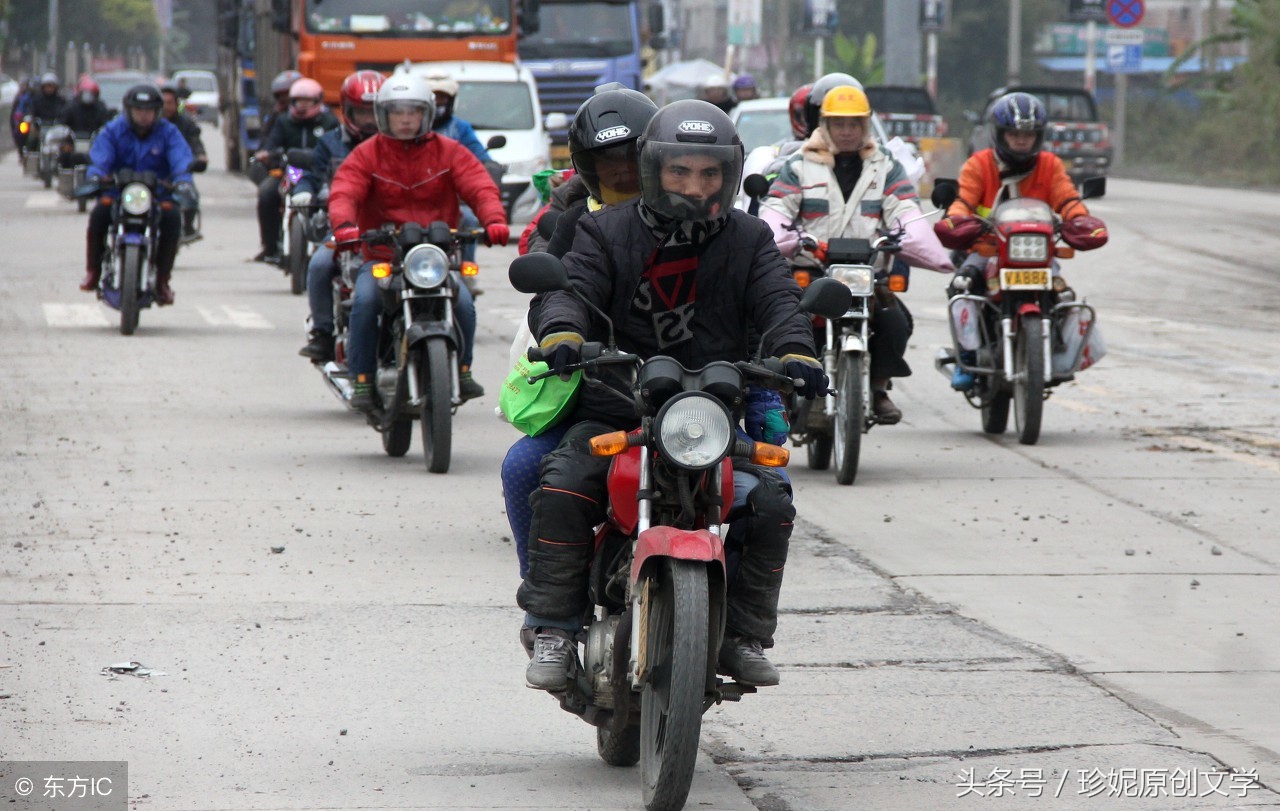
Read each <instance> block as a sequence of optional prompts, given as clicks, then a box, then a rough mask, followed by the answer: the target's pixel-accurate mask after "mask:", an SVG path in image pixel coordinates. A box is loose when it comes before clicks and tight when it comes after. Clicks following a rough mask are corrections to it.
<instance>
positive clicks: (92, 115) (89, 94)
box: [62, 76, 114, 138]
mask: <svg viewBox="0 0 1280 811" xmlns="http://www.w3.org/2000/svg"><path fill="white" fill-rule="evenodd" d="M98 95H99V88H98V83H97V82H95V81H94V80H93V79H90V78H89V77H88V76H86V77H84V78H83V79H81V80H80V84H79V85H78V86H77V87H76V98H75V100H74V101H72V102H71V103H70V104H68V105H67V107H66V109H65V110H63V111H62V123H63V124H66V125H67V126H68V127H70V128H71V131H72V132H74V133H75V134H76V137H77V138H88V137H89V136H91V135H93V134H94V133H95V132H97V131H98V130H99V129H101V128H102V127H105V126H106V124H107V122H108V121H110V120H111V119H112V118H114V116H113V115H112V114H111V111H110V110H108V109H107V105H105V104H103V103H102V100H101V99H100V98H98Z"/></svg>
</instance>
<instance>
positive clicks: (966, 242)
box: [933, 217, 987, 251]
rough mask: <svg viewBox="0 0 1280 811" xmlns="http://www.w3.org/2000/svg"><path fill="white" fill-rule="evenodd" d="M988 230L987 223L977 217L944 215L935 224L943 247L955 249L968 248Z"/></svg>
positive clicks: (934, 231)
mask: <svg viewBox="0 0 1280 811" xmlns="http://www.w3.org/2000/svg"><path fill="white" fill-rule="evenodd" d="M986 230H987V224H986V223H985V222H983V221H982V220H980V219H978V218H977V217H943V218H942V219H941V220H938V222H937V223H936V224H935V225H934V226H933V233H935V234H937V235H938V241H939V242H941V243H942V247H944V248H949V249H951V250H953V251H963V250H967V249H968V248H969V246H970V245H972V244H973V243H974V242H976V241H977V239H978V237H980V236H982V234H983V232H984V231H986Z"/></svg>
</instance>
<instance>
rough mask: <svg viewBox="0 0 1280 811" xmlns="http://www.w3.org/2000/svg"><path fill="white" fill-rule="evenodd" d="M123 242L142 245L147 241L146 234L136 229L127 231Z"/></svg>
mask: <svg viewBox="0 0 1280 811" xmlns="http://www.w3.org/2000/svg"><path fill="white" fill-rule="evenodd" d="M123 242H124V244H126V245H141V244H142V243H144V242H146V236H145V235H144V234H139V233H137V232H134V231H125V232H124V238H123Z"/></svg>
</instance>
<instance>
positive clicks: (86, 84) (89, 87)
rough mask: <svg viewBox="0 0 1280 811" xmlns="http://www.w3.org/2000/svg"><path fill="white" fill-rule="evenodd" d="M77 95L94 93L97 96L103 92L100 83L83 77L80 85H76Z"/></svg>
mask: <svg viewBox="0 0 1280 811" xmlns="http://www.w3.org/2000/svg"><path fill="white" fill-rule="evenodd" d="M76 92H77V93H93V94H95V95H97V94H99V93H101V92H102V88H100V87H98V83H97V82H95V81H94V80H93V79H90V78H89V77H88V76H84V77H81V79H80V82H79V84H77V85H76Z"/></svg>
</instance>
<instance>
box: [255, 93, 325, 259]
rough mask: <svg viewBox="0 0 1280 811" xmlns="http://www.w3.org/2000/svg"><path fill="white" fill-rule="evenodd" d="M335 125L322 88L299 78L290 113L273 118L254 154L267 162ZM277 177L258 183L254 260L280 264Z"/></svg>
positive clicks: (313, 143)
mask: <svg viewBox="0 0 1280 811" xmlns="http://www.w3.org/2000/svg"><path fill="white" fill-rule="evenodd" d="M337 126H338V118H337V116H335V115H334V114H333V113H331V112H329V108H327V107H325V106H324V89H323V88H321V87H320V83H319V82H317V81H316V80H315V79H305V78H303V79H298V80H297V81H296V82H294V83H293V84H292V85H290V86H289V114H288V115H283V114H282V115H280V116H277V117H276V120H275V124H274V125H272V127H271V132H270V133H269V134H268V135H267V137H266V139H265V140H264V141H263V142H262V148H261V149H259V150H258V152H257V153H256V154H255V155H254V157H255V158H257V160H258V161H259V162H264V161H266V160H267V159H268V158H269V157H270V156H271V153H273V152H276V151H277V150H284V151H285V152H287V151H288V150H290V149H314V148H315V146H316V143H317V142H319V140H320V136H322V135H324V134H325V133H326V132H328V131H329V130H331V129H334V128H335V127H337ZM282 204H283V203H282V201H281V199H280V179H279V178H276V177H267V178H266V179H264V180H263V181H262V182H261V183H259V184H258V233H259V234H260V236H261V237H262V251H261V252H260V253H259V254H258V255H257V256H255V257H254V261H255V262H266V263H267V264H275V265H278V264H280V262H281V261H282V260H281V257H280V222H281V206H282Z"/></svg>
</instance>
